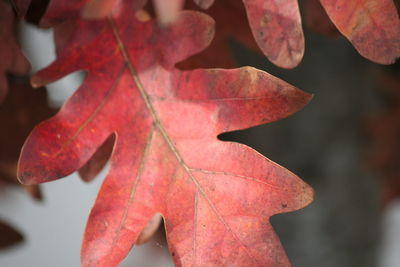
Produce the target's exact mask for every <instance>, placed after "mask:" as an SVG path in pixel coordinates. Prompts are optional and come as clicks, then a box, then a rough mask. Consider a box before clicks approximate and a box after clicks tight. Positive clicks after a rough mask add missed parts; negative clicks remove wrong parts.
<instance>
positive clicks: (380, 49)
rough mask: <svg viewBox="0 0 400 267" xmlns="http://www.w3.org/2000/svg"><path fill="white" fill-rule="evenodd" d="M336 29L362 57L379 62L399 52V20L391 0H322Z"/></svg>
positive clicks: (386, 61) (391, 60) (388, 61)
mask: <svg viewBox="0 0 400 267" xmlns="http://www.w3.org/2000/svg"><path fill="white" fill-rule="evenodd" d="M321 3H322V5H323V6H324V8H325V10H326V12H327V13H328V15H329V17H330V18H331V20H332V21H333V23H334V24H335V25H336V27H337V28H338V30H339V31H340V32H341V33H342V34H343V35H344V36H346V38H347V39H349V41H350V42H351V43H352V44H353V45H354V47H355V48H356V49H357V51H358V52H359V53H360V54H361V55H362V56H364V57H366V58H368V59H369V60H372V61H374V62H377V63H380V64H391V63H394V61H395V60H396V58H398V57H399V56H400V20H399V16H398V14H397V10H396V7H395V5H394V3H393V1H392V0H379V1H377V0H321Z"/></svg>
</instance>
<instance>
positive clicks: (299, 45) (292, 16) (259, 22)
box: [194, 0, 304, 69]
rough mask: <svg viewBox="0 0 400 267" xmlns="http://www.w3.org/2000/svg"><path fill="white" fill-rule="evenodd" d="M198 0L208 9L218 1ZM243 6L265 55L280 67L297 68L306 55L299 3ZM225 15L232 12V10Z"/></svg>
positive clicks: (252, 0) (260, 1)
mask: <svg viewBox="0 0 400 267" xmlns="http://www.w3.org/2000/svg"><path fill="white" fill-rule="evenodd" d="M194 1H195V2H196V3H197V4H198V5H199V6H201V7H202V8H208V7H209V6H211V5H212V4H213V2H214V1H213V0H211V1H207V0H205V1H204V0H194ZM220 1H221V0H220ZM243 3H244V5H245V7H246V11H247V17H248V19H249V23H250V27H251V30H252V32H253V36H254V38H255V40H256V42H257V44H258V46H259V47H260V49H261V50H262V51H263V53H264V54H265V56H266V57H267V58H268V59H269V60H270V61H271V62H272V63H274V64H275V65H277V66H279V67H282V68H289V69H290V68H294V67H296V66H297V65H298V64H299V63H300V61H301V59H302V58H303V54H304V36H303V30H302V28H301V17H300V11H299V6H298V3H297V0H288V1H276V0H243ZM225 12H230V10H229V8H227V9H226V10H225Z"/></svg>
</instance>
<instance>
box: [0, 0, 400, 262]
mask: <svg viewBox="0 0 400 267" xmlns="http://www.w3.org/2000/svg"><path fill="white" fill-rule="evenodd" d="M33 2H34V4H35V5H36V6H40V4H42V5H43V6H44V7H43V10H45V12H44V15H43V16H42V17H41V18H40V19H39V20H38V25H39V26H40V27H52V28H53V29H54V32H55V43H56V50H57V58H56V60H55V61H54V62H53V63H52V64H51V65H49V66H48V67H46V68H45V69H43V70H41V71H39V72H38V73H36V74H34V75H33V76H32V78H31V84H32V85H33V86H34V87H41V86H44V85H46V84H48V83H50V82H53V81H55V80H57V79H60V78H62V77H63V76H65V75H68V74H69V73H72V72H74V71H78V70H84V71H86V77H85V80H84V82H83V83H82V85H81V86H80V87H79V88H78V89H77V91H76V92H75V93H74V94H73V95H72V96H71V97H70V98H69V99H68V100H67V101H66V102H65V103H64V105H63V106H62V108H61V109H60V111H59V112H58V113H57V114H56V115H55V116H53V117H51V118H50V119H48V120H45V121H43V122H41V123H39V124H38V125H37V126H36V127H35V128H34V129H33V131H32V132H31V133H30V135H29V137H28V138H27V140H26V141H25V144H24V146H23V148H22V151H21V154H20V158H19V163H18V179H19V181H20V182H21V183H23V184H39V183H43V182H49V181H52V180H56V179H60V178H62V177H65V176H67V175H69V174H71V173H73V172H75V171H79V172H80V174H81V176H82V178H83V179H85V180H91V179H93V178H94V177H95V176H96V175H97V173H98V172H99V171H100V170H101V169H102V167H103V166H104V165H105V164H106V163H107V161H108V160H109V162H110V169H109V171H108V174H107V177H106V178H105V180H104V182H103V184H102V186H101V188H100V191H99V193H98V196H97V199H96V201H95V204H94V206H93V208H92V210H91V212H90V215H89V219H88V222H87V226H86V231H85V235H84V239H83V244H82V250H81V260H82V266H117V265H118V264H119V263H120V262H121V261H122V260H123V259H124V257H125V256H126V255H127V254H128V252H129V251H130V250H131V248H132V246H133V245H134V244H135V243H137V242H138V239H140V242H142V240H141V233H142V231H143V229H148V228H146V226H147V225H148V223H149V221H152V222H153V224H152V226H151V229H150V230H149V231H150V234H149V235H151V233H152V232H154V230H155V229H156V228H157V226H158V222H159V219H157V218H161V217H160V215H161V216H162V218H163V220H164V225H165V230H166V235H167V241H168V246H169V250H170V252H171V255H172V258H173V260H174V263H175V265H176V266H273V267H275V266H289V265H290V263H289V260H288V259H287V257H286V255H285V252H284V250H283V248H282V245H281V244H280V241H279V238H278V237H277V235H276V234H275V233H274V231H273V229H272V226H271V224H270V223H269V218H270V217H271V216H272V215H274V214H278V213H283V212H289V211H294V210H297V209H300V208H303V207H305V206H306V205H308V204H309V203H310V202H311V201H312V199H313V190H312V189H311V188H310V187H309V186H308V185H307V184H306V183H304V182H303V181H302V180H300V179H299V178H298V177H297V176H296V175H295V174H293V173H291V172H290V171H288V170H286V169H285V168H283V167H281V166H279V165H277V164H276V163H274V162H272V161H270V160H269V159H267V158H265V157H264V156H262V155H261V154H259V153H258V152H256V151H255V150H253V149H251V148H249V147H247V146H245V145H242V144H238V143H234V142H224V141H221V140H219V139H218V138H217V136H218V135H219V134H221V133H223V132H228V131H234V130H240V129H246V128H249V127H253V126H256V125H260V124H265V123H269V122H272V121H275V120H279V119H282V118H285V117H287V116H289V115H291V114H293V113H295V112H296V111H298V110H299V109H301V108H303V107H304V105H306V104H307V103H308V102H309V101H310V100H311V98H312V96H311V95H310V94H308V93H305V92H303V91H301V90H299V89H297V88H296V87H294V86H292V85H290V84H288V83H286V82H284V81H282V80H280V79H278V78H276V77H274V76H272V75H270V74H268V73H266V72H263V71H260V70H257V69H255V68H252V67H242V68H232V69H221V68H212V67H231V66H233V65H234V62H233V61H232V59H231V58H230V56H229V54H228V53H227V52H226V48H225V46H224V40H225V39H226V37H227V36H234V37H236V38H237V39H238V40H239V41H242V42H243V43H244V44H245V45H246V46H248V47H249V48H251V49H254V50H258V51H259V52H260V53H263V54H264V55H265V56H266V57H267V58H268V59H269V60H270V61H271V62H273V63H274V64H276V65H277V66H279V67H283V68H293V67H296V66H297V65H298V64H300V62H301V59H302V57H303V54H304V47H305V44H304V36H303V30H302V25H301V16H300V12H299V7H298V3H297V1H295V0H290V1H274V0H253V1H250V0H243V1H235V0H232V1H228V2H224V1H222V0H217V1H215V3H213V2H214V1H198V0H197V1H193V2H195V4H196V5H198V6H199V7H196V6H195V4H193V3H191V2H189V1H188V3H184V1H182V0H174V1H171V2H170V4H165V1H153V2H152V6H153V7H154V10H155V12H153V9H152V8H151V6H150V4H151V3H146V1H145V0H92V1H88V0H73V1H56V0H51V1H42V2H41V1H33ZM33 2H32V3H31V2H30V1H13V6H14V8H15V12H16V14H17V15H18V16H19V17H20V18H23V17H28V16H29V11H30V9H31V8H30V7H31V6H32V5H33ZM0 3H1V4H2V5H4V8H2V9H0V11H1V12H5V14H6V15H7V16H9V17H10V18H11V19H10V20H8V22H7V23H4V22H3V21H1V23H2V24H1V25H0V27H4V29H5V30H3V31H2V32H0V34H2V35H3V36H5V38H7V40H9V42H8V43H6V46H5V48H2V50H1V53H5V52H4V51H8V54H7V55H9V57H7V61H3V62H2V63H1V65H0V67H1V70H3V73H2V74H3V76H4V75H5V72H6V71H7V72H13V73H21V72H25V71H26V70H27V67H26V66H27V62H26V60H25V59H24V57H23V56H22V54H21V52H20V50H19V49H18V46H17V44H16V42H15V39H14V36H13V26H12V25H11V24H10V23H9V22H10V21H13V17H14V13H13V11H12V9H11V6H10V5H8V4H7V3H4V2H0ZM46 4H48V5H47V6H46ZM320 4H321V5H320ZM320 4H319V3H318V2H317V1H316V0H309V1H305V7H308V8H307V12H306V14H309V18H310V19H309V20H308V23H309V24H310V25H311V27H313V26H312V25H314V26H315V24H316V23H318V22H316V20H317V21H318V20H323V24H321V25H322V27H317V30H318V31H320V32H322V33H326V34H338V32H340V33H341V34H343V35H344V36H345V37H346V38H347V39H348V40H349V41H350V42H351V43H352V44H353V45H354V47H355V48H356V49H357V51H358V52H359V53H360V54H361V55H362V56H364V57H366V58H368V59H370V60H372V61H374V62H377V63H382V64H390V63H393V62H394V61H395V60H396V58H397V57H399V55H400V21H399V17H398V14H397V11H396V8H395V6H394V4H393V2H392V1H391V0H380V1H372V0H347V1H345V0H343V1H340V0H337V1H328V0H327V1H325V0H321V2H320ZM161 5H162V6H161ZM161 7H162V8H161ZM182 7H186V8H189V9H196V11H193V10H184V11H182V10H181V8H182ZM312 7H318V8H315V9H314V8H312ZM199 8H200V10H201V9H207V10H206V11H205V12H208V13H209V14H210V15H211V16H209V15H206V14H205V13H203V12H200V11H198V10H199ZM150 14H155V15H156V18H151V15H150ZM214 19H215V20H214ZM236 19H237V20H236ZM215 21H216V22H215ZM247 21H248V25H249V27H248V26H247V24H246V23H247ZM235 24H236V25H237V26H235V27H234V28H233V27H232V25H235ZM215 28H216V29H217V30H215ZM250 32H251V34H250ZM215 34H216V36H215ZM214 37H215V39H214ZM213 40H215V41H213ZM254 40H255V41H254ZM210 44H211V45H210ZM209 45H210V47H209V49H207V47H208V46H209ZM196 54H199V55H200V56H196ZM177 66H179V68H178V67H177ZM205 66H207V67H209V68H196V69H193V68H194V67H205ZM182 69H185V70H182ZM4 77H5V76H4ZM0 81H5V79H3V80H0ZM5 92H6V85H5V82H2V83H1V86H0V93H1V94H3V95H4V94H5ZM154 220H155V221H156V223H155V224H154ZM154 225H155V226H154ZM147 227H148V226H147Z"/></svg>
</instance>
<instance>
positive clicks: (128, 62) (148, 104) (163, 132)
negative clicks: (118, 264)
mask: <svg viewBox="0 0 400 267" xmlns="http://www.w3.org/2000/svg"><path fill="white" fill-rule="evenodd" d="M108 21H109V24H110V27H111V29H112V32H113V35H114V37H115V40H116V41H117V45H118V47H119V50H120V51H121V54H122V57H123V59H124V62H125V64H126V67H127V68H128V71H129V74H130V75H131V77H132V79H133V81H134V82H135V84H136V86H137V88H138V90H139V92H140V95H141V97H142V98H143V101H144V103H145V105H146V107H147V108H148V110H149V112H150V114H151V116H152V118H153V125H154V127H155V128H157V129H158V130H159V131H160V133H161V135H162V136H163V138H164V140H165V141H166V142H167V144H168V147H169V148H170V149H171V151H172V153H173V154H174V156H175V157H176V159H177V161H178V162H179V164H180V165H181V166H182V167H183V168H184V169H185V172H186V173H187V174H188V176H189V177H190V179H191V180H192V181H193V183H194V184H195V186H196V190H198V192H200V193H201V195H202V196H203V197H204V198H205V199H206V201H207V203H208V204H209V205H210V207H211V209H212V210H213V211H214V212H215V214H216V215H217V217H218V219H219V220H220V221H221V223H222V224H223V225H224V226H225V228H226V229H227V230H228V231H229V232H230V233H231V234H232V235H233V236H234V237H235V239H237V240H238V242H239V243H240V244H241V246H242V247H243V248H244V250H245V251H246V253H247V254H248V255H249V256H250V257H251V258H252V259H253V260H254V261H256V262H257V263H258V264H260V263H259V262H258V261H257V260H256V258H255V257H254V256H253V255H252V253H251V252H250V251H249V250H248V249H247V247H246V246H245V244H243V242H242V241H241V240H240V239H239V237H238V236H237V235H236V234H235V232H233V230H232V229H231V228H230V226H229V225H228V224H227V222H226V221H225V219H224V218H223V217H222V215H221V214H220V213H219V211H218V210H217V208H216V207H215V205H214V203H213V202H212V201H211V200H210V199H209V198H208V196H207V194H206V193H205V192H204V190H203V188H202V187H201V185H200V183H199V182H198V181H197V179H196V178H195V177H194V175H193V173H192V171H191V168H189V166H188V165H187V164H186V162H185V161H184V160H183V157H182V156H181V155H180V153H179V151H178V150H177V148H176V147H175V145H174V143H173V142H172V140H171V138H170V137H169V135H168V133H167V132H166V130H165V129H164V127H163V125H162V124H161V121H160V119H159V117H158V114H157V111H156V110H155V108H154V106H153V104H152V103H151V100H150V96H149V95H148V94H147V92H146V90H145V89H144V86H143V84H142V82H141V81H140V79H139V76H138V74H137V72H136V70H135V68H134V67H133V66H132V63H131V60H130V58H129V55H128V52H127V49H126V47H125V45H124V43H123V42H122V39H121V37H120V35H119V32H118V28H117V26H116V24H115V22H114V20H113V18H111V17H109V19H108ZM196 208H197V207H195V209H196ZM196 212H197V211H196V210H195V213H196ZM195 224H196V222H195ZM194 232H195V231H194ZM194 235H196V233H194ZM195 240H196V238H195V236H194V241H195ZM195 247H196V246H195ZM195 252H196V250H194V253H195ZM193 258H194V260H196V255H195V254H194V255H193ZM260 265H261V264H260Z"/></svg>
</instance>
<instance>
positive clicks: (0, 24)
mask: <svg viewBox="0 0 400 267" xmlns="http://www.w3.org/2000/svg"><path fill="white" fill-rule="evenodd" d="M14 31H15V18H14V13H13V10H12V8H11V6H10V5H9V4H7V3H6V2H5V1H0V39H1V42H0V59H1V60H0V102H2V101H3V99H4V97H5V95H6V93H7V87H8V86H7V77H6V73H7V72H11V73H15V74H25V73H27V72H28V71H29V68H30V65H29V62H28V61H27V60H26V58H25V56H24V55H23V54H22V52H21V50H20V48H19V46H18V44H17V41H16V40H15V32H14Z"/></svg>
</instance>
